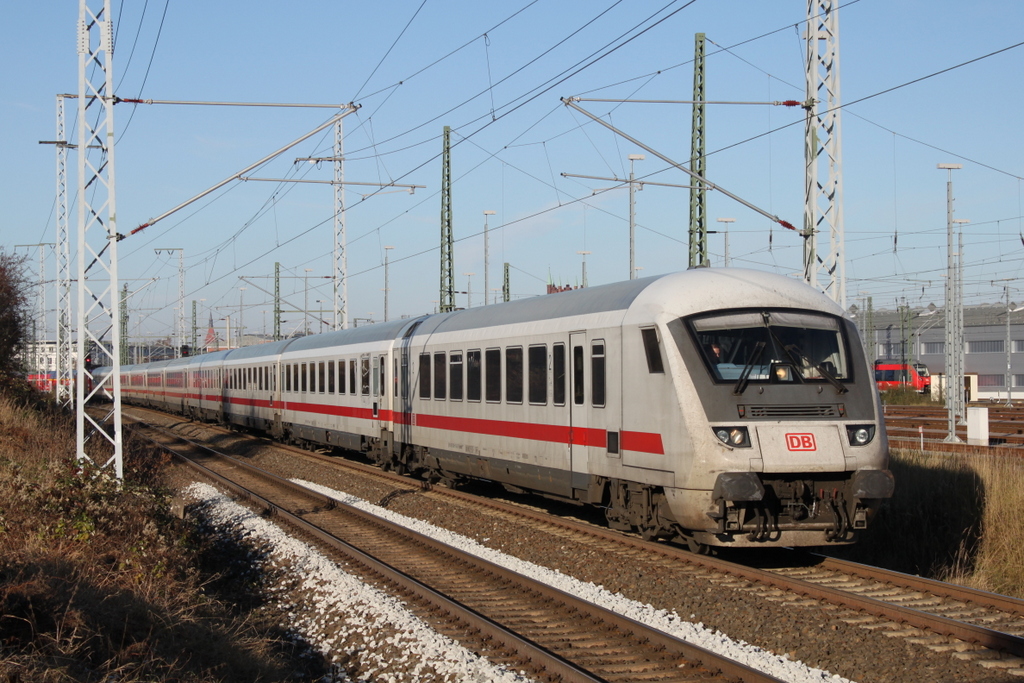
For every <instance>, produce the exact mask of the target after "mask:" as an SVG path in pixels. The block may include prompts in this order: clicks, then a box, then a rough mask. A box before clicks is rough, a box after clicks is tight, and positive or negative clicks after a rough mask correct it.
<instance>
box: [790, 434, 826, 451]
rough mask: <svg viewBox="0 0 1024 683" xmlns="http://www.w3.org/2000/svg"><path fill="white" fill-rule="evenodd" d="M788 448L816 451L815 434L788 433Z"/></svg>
mask: <svg viewBox="0 0 1024 683" xmlns="http://www.w3.org/2000/svg"><path fill="white" fill-rule="evenodd" d="M786 448H787V449H789V450H790V451H816V450H818V445H817V443H816V442H815V440H814V434H806V433H804V434H786Z"/></svg>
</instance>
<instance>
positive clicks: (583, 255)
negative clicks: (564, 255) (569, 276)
mask: <svg viewBox="0 0 1024 683" xmlns="http://www.w3.org/2000/svg"><path fill="white" fill-rule="evenodd" d="M576 253H577V254H579V255H580V256H582V257H583V284H582V287H583V288H584V289H586V288H587V255H588V254H589V253H590V252H589V251H577V252H576Z"/></svg>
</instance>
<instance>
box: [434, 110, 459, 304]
mask: <svg viewBox="0 0 1024 683" xmlns="http://www.w3.org/2000/svg"><path fill="white" fill-rule="evenodd" d="M451 135H452V129H451V126H445V127H444V151H443V152H442V155H441V299H440V303H439V304H438V310H439V311H440V312H441V313H448V312H450V311H454V310H455V260H454V251H455V245H454V239H453V231H452V148H451Z"/></svg>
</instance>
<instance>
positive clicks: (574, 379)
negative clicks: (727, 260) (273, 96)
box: [121, 269, 893, 548]
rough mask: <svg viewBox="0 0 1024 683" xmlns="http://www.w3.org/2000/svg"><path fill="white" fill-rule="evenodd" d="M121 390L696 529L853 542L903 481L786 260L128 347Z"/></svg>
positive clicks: (876, 416)
mask: <svg viewBox="0 0 1024 683" xmlns="http://www.w3.org/2000/svg"><path fill="white" fill-rule="evenodd" d="M121 384H122V397H123V399H124V400H125V401H127V402H131V403H140V404H147V405H152V406H156V407H161V408H165V409H170V410H173V411H176V412H180V413H182V414H185V415H188V416H190V417H192V418H194V419H202V420H211V421H213V420H216V421H220V422H223V423H227V424H232V425H237V426H239V427H243V428H249V429H254V430H260V431H265V432H268V433H270V434H272V435H273V436H274V437H276V438H278V439H283V440H288V441H292V442H296V443H302V444H306V445H310V444H319V445H324V446H337V447H339V448H344V449H351V450H356V451H362V452H364V453H366V454H367V455H368V457H369V458H371V459H372V460H374V461H375V462H377V463H379V464H381V465H382V466H384V467H387V468H392V469H396V470H399V471H402V472H409V473H412V474H418V475H421V476H425V477H427V478H430V479H431V480H434V481H441V482H446V483H448V484H451V485H454V484H457V483H458V482H459V481H460V480H464V479H467V478H475V479H485V480H491V481H495V482H500V483H501V484H503V485H504V486H505V487H506V488H507V489H509V490H513V491H529V492H533V493H538V494H542V495H545V496H550V497H557V498H563V499H567V500H572V501H577V502H579V503H584V504H589V505H594V506H599V507H602V508H604V509H605V511H606V516H607V520H608V523H609V524H610V525H611V526H612V527H614V528H617V529H631V528H632V529H636V530H639V531H640V532H641V533H642V534H643V535H644V536H646V537H648V538H655V537H661V538H674V539H676V540H685V541H686V542H688V543H689V544H690V545H691V547H694V548H706V547H707V546H732V547H741V546H777V545H778V546H816V545H824V544H826V543H850V542H853V541H854V540H855V539H856V537H857V534H858V531H859V530H861V529H864V528H865V527H866V526H867V524H868V523H869V521H870V520H871V518H872V517H873V515H874V514H875V512H876V511H877V509H878V507H879V505H880V504H881V501H882V499H884V498H888V497H890V496H891V495H892V492H893V479H892V476H891V474H890V473H889V471H888V470H887V466H888V441H887V439H886V435H885V428H884V423H883V418H882V414H881V408H880V404H879V401H878V393H877V390H876V388H875V382H874V376H873V373H872V368H871V367H870V365H869V364H868V362H867V360H866V359H865V357H864V353H863V350H862V346H861V343H860V341H859V337H858V334H857V331H856V328H855V327H854V325H853V323H852V321H851V320H849V319H848V318H847V317H846V316H845V315H844V312H843V310H842V309H841V308H840V307H839V306H837V305H836V304H835V303H834V302H832V301H831V300H830V299H828V298H827V297H825V296H823V295H822V294H820V293H819V292H817V291H815V290H813V289H811V288H810V287H808V286H807V285H805V284H803V283H801V282H797V281H795V280H792V279H789V278H786V277H782V276H778V275H771V274H766V273H762V272H757V271H750V270H740V269H696V270H690V271H687V272H683V273H676V274H671V275H664V276H659V277H651V278H645V279H639V280H631V281H628V282H622V283H618V284H611V285H605V286H600V287H591V288H588V289H581V290H575V291H571V292H563V293H558V294H553V295H548V296H543V297H537V298H533V299H527V300H522V301H516V302H512V303H506V304H497V305H492V306H485V307H479V308H473V309H469V310H460V311H455V312H452V313H442V314H438V315H429V316H424V317H420V318H416V319H410V320H401V321H396V322H390V323H383V324H376V325H370V326H364V327H359V328H356V329H350V330H343V331H338V332H329V333H326V334H319V335H315V336H309V337H304V338H299V339H292V340H286V341H281V342H275V343H270V344H263V345H259V346H250V347H245V348H241V349H236V350H231V351H222V352H217V353H211V354H206V355H199V356H194V357H191V358H182V359H178V360H173V361H164V362H158V363H150V364H147V365H133V366H124V367H122V374H121Z"/></svg>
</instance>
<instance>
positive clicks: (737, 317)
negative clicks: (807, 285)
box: [689, 310, 850, 391]
mask: <svg viewBox="0 0 1024 683" xmlns="http://www.w3.org/2000/svg"><path fill="white" fill-rule="evenodd" d="M689 326H690V331H691V333H692V335H693V338H694V340H695V341H696V342H697V348H698V349H700V352H701V355H702V356H703V358H704V361H705V363H706V364H707V366H708V368H709V369H710V370H711V374H712V375H713V376H714V378H715V380H716V381H718V382H723V383H729V382H739V383H740V385H738V387H739V386H745V385H746V383H747V382H831V383H833V384H836V385H837V387H838V386H839V381H840V380H848V379H849V378H850V369H849V362H848V358H847V354H846V344H845V343H844V339H843V329H842V326H841V325H840V321H839V319H838V318H836V317H834V316H830V315H822V314H818V313H811V312H802V311H786V310H761V311H743V312H726V313H716V314H711V315H700V316H694V317H692V318H690V319H689ZM740 391H742V389H740Z"/></svg>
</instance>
